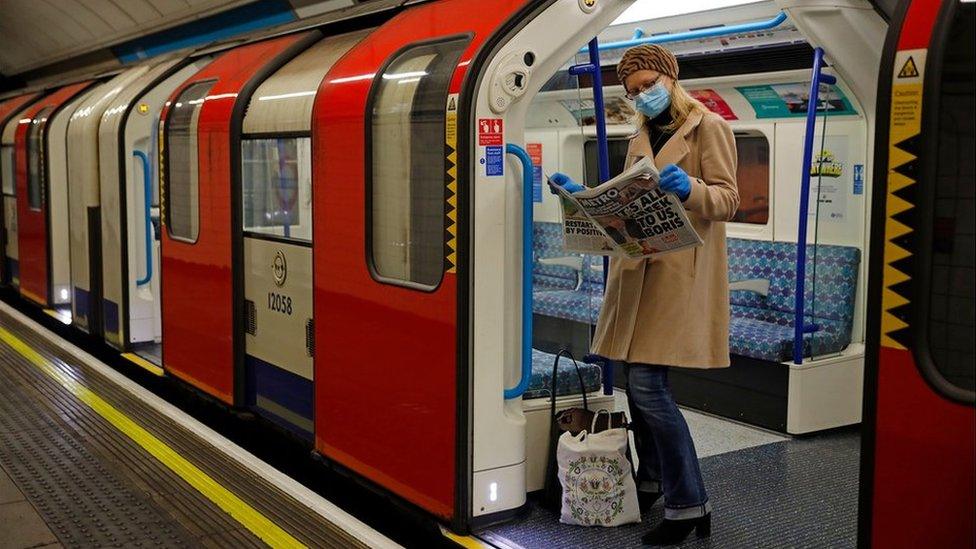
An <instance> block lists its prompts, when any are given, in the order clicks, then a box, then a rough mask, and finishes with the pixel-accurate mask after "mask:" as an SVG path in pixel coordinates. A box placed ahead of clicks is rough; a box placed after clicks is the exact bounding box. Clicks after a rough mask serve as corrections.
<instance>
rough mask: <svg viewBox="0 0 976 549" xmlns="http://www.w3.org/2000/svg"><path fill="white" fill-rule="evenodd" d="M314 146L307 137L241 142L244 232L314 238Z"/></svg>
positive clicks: (301, 238) (304, 239)
mask: <svg viewBox="0 0 976 549" xmlns="http://www.w3.org/2000/svg"><path fill="white" fill-rule="evenodd" d="M311 148H312V140H311V138H308V137H291V138H271V139H245V140H243V141H242V142H241V149H242V150H241V161H242V166H241V168H242V169H241V174H242V177H241V185H242V187H243V188H242V190H241V198H242V200H243V203H244V216H243V223H244V227H243V228H244V230H245V231H249V232H254V233H263V234H270V235H275V236H280V237H284V238H292V239H296V240H303V241H306V242H310V241H311V240H312V215H311V214H312V211H311V208H312V151H311Z"/></svg>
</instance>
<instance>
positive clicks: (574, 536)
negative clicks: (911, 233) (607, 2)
mask: <svg viewBox="0 0 976 549" xmlns="http://www.w3.org/2000/svg"><path fill="white" fill-rule="evenodd" d="M584 4H585V5H584ZM718 4H720V3H716V6H712V8H711V9H701V6H698V8H696V9H694V10H693V11H689V10H688V9H687V8H686V9H681V8H680V7H676V6H666V7H662V6H661V5H660V4H659V3H654V2H636V3H634V5H633V8H632V9H631V10H629V11H628V12H626V13H624V14H623V15H620V14H619V13H618V14H616V15H615V17H611V18H609V19H608V20H607V21H606V22H605V23H604V24H603V25H601V26H600V27H599V28H592V29H590V27H589V26H587V25H588V23H583V24H581V23H580V22H579V21H577V20H575V19H574V18H575V17H577V16H579V12H583V13H588V12H587V11H586V10H587V9H588V8H590V7H592V6H590V5H589V3H581V4H580V5H579V6H575V5H573V6H570V5H569V3H567V4H566V5H553V6H549V7H547V8H545V9H544V10H543V9H542V8H540V13H539V14H535V18H533V19H531V20H530V21H528V22H527V23H525V24H524V25H523V26H522V27H521V28H519V29H518V30H517V31H513V32H512V34H511V35H509V37H507V38H508V39H507V41H505V42H504V43H503V44H502V45H500V46H498V47H497V50H495V52H494V57H493V58H492V59H493V60H492V61H491V62H490V63H488V64H487V66H486V67H485V68H484V70H483V71H482V73H481V80H480V83H479V87H478V91H477V92H476V94H475V99H474V103H473V106H472V109H473V112H472V114H471V118H470V123H471V126H470V127H471V128H472V135H471V136H470V143H471V150H470V154H471V155H472V162H471V165H472V174H471V175H472V186H473V187H474V188H475V192H474V206H473V209H474V218H475V228H474V230H473V235H474V237H473V239H474V240H473V250H474V252H473V253H474V260H473V265H474V267H473V268H474V279H475V281H476V284H475V285H474V288H473V292H474V296H473V299H472V302H473V311H474V312H473V316H474V318H475V319H476V320H475V322H482V324H481V325H479V326H478V327H477V328H476V329H475V330H474V331H473V333H474V336H473V337H474V340H473V341H474V342H473V348H474V395H475V397H474V398H475V416H474V431H475V447H474V452H475V456H474V461H475V463H476V464H479V463H480V464H485V463H488V462H490V461H491V459H495V458H497V460H498V462H499V464H500V463H502V461H503V458H502V457H501V455H502V450H503V448H502V447H501V446H500V445H498V444H496V445H495V446H493V447H491V448H487V447H481V446H479V444H478V442H477V441H478V440H479V435H478V433H479V429H481V430H487V431H490V432H492V433H493V435H494V436H495V438H494V439H493V440H498V431H499V430H504V429H507V428H512V429H514V427H502V425H504V422H503V421H502V420H501V419H500V418H501V417H502V416H504V415H505V414H510V415H515V416H517V415H518V412H521V416H520V417H521V418H523V420H524V422H525V423H524V431H523V432H524V436H525V439H524V459H525V463H524V468H525V470H526V472H527V473H526V476H525V479H526V486H525V488H526V492H527V493H528V497H527V504H526V508H525V511H524V512H523V513H522V514H521V515H520V516H519V517H518V518H516V519H515V520H511V521H509V522H507V523H505V524H504V525H501V526H497V527H489V528H487V529H485V530H483V531H482V536H483V537H484V538H485V539H489V540H492V541H493V542H497V543H501V544H506V543H507V544H512V545H518V546H523V547H537V546H538V547H541V546H546V545H551V544H553V543H556V541H555V540H559V544H560V545H564V544H568V545H567V546H576V545H578V546H581V547H583V546H587V547H590V546H632V545H635V544H639V542H640V538H641V536H640V534H641V533H643V532H646V531H647V530H648V529H649V528H650V527H651V526H652V525H653V524H654V523H657V522H659V521H660V520H661V518H662V516H663V515H664V511H663V509H662V507H661V506H660V504H658V505H656V506H654V507H651V508H649V509H643V511H644V520H643V521H642V523H641V524H639V525H632V526H623V527H617V528H610V529H606V528H594V529H583V530H581V529H579V528H574V527H572V526H565V525H561V524H560V513H559V510H558V509H556V510H552V509H546V508H544V506H543V505H541V504H540V503H541V498H540V497H539V495H540V494H539V492H538V490H539V489H540V488H541V487H542V486H541V484H542V483H544V477H545V475H546V463H545V462H546V460H547V459H548V456H547V454H548V451H549V442H550V437H549V424H550V418H549V413H550V407H549V404H550V395H553V394H554V395H555V400H556V409H559V408H560V407H563V406H566V407H569V406H579V405H580V404H581V400H582V398H581V397H582V394H581V393H585V394H586V395H587V397H588V399H587V400H588V401H589V402H588V404H590V407H591V409H592V408H596V409H600V408H607V409H608V410H610V411H625V412H630V406H629V403H628V400H629V399H628V391H627V383H626V379H625V374H624V373H623V372H626V365H625V364H622V363H621V362H626V361H627V360H626V358H624V359H621V357H612V360H609V361H606V360H599V357H588V358H596V360H589V359H588V360H587V361H586V362H589V363H590V364H581V370H582V372H581V374H582V375H580V376H579V377H577V374H576V373H575V372H574V368H573V364H572V362H571V361H568V360H567V361H566V364H565V369H563V367H559V368H554V367H553V364H554V362H555V360H556V358H555V357H556V354H557V353H558V352H559V351H561V350H566V351H569V352H570V353H572V354H573V355H574V356H575V357H576V358H577V360H578V361H580V362H583V359H584V358H587V357H586V355H587V354H588V353H589V352H590V351H591V349H592V347H593V345H592V343H593V340H594V336H595V335H596V334H597V332H598V331H599V323H600V315H601V314H606V311H604V310H603V309H604V306H603V304H604V302H605V301H606V300H607V299H610V298H609V297H608V296H607V295H606V291H607V289H608V288H609V286H607V282H606V278H605V276H606V275H607V274H608V271H607V266H606V263H604V261H603V259H602V257H601V255H602V254H600V253H594V252H593V251H589V252H587V251H580V250H578V249H576V250H574V249H570V248H569V247H568V246H567V245H566V241H567V240H566V236H565V229H564V228H563V225H562V221H563V219H564V216H565V211H564V209H563V208H564V204H562V203H560V199H559V198H557V197H556V196H555V195H553V194H551V193H550V192H549V189H548V185H547V182H546V179H547V176H548V175H551V174H553V173H556V172H559V173H563V174H566V175H567V176H568V177H569V178H571V179H572V180H574V181H575V182H578V183H580V184H581V185H584V186H587V187H591V186H594V185H595V184H599V183H600V182H601V181H605V180H606V179H607V177H608V176H609V177H612V176H613V175H616V173H613V172H619V170H620V169H622V166H623V165H624V164H625V163H626V162H628V161H630V162H633V161H634V160H635V159H633V158H628V157H629V156H633V155H634V147H633V146H632V144H631V143H630V141H631V140H632V138H633V137H634V136H635V134H636V132H637V131H638V130H639V127H638V126H637V125H635V122H634V121H635V115H636V114H637V113H636V106H635V103H634V102H633V101H630V100H628V98H627V97H626V96H627V95H628V92H629V91H630V90H625V89H624V87H623V83H622V82H620V81H618V78H617V73H616V66H617V64H618V62H619V60H620V59H621V56H622V55H623V53H624V52H625V51H627V49H628V48H630V47H633V46H637V45H640V44H661V45H663V46H665V47H666V48H668V49H669V50H670V51H672V52H673V53H674V54H675V55H676V57H677V59H678V63H679V66H680V77H679V81H680V82H681V84H682V85H683V87H684V88H685V90H686V91H687V92H688V95H690V96H691V98H693V99H694V100H695V101H696V102H697V103H698V104H700V105H702V107H701V108H702V109H703V110H704V111H705V113H706V114H704V115H703V117H704V116H708V117H710V118H711V119H713V120H714V119H717V118H718V119H722V120H724V124H725V125H726V126H727V127H728V129H729V133H730V134H731V137H732V139H733V140H734V142H735V150H736V155H735V164H736V166H735V178H736V180H737V183H738V185H737V187H738V189H737V191H738V195H739V196H738V201H739V204H738V209H737V211H736V212H735V214H734V215H733V216H731V218H730V219H728V220H724V221H725V223H724V225H725V228H724V234H723V235H722V239H723V241H724V242H723V246H724V248H725V250H723V251H724V253H725V254H726V258H727V270H728V273H727V275H726V274H724V273H723V275H722V276H723V277H725V276H727V281H728V283H729V286H730V292H729V294H728V300H729V302H728V303H727V304H726V305H725V306H726V307H728V310H729V315H730V318H729V352H730V355H731V366H730V367H729V368H722V369H716V370H702V369H696V368H687V369H684V368H672V369H671V370H670V371H671V372H672V373H671V375H670V379H669V381H670V385H671V387H672V391H673V394H674V398H675V400H676V402H677V404H678V405H679V406H680V407H681V413H682V415H683V416H684V419H685V421H686V422H687V424H688V425H689V427H690V429H691V433H692V438H693V439H694V443H695V446H696V448H697V451H698V457H699V458H700V463H701V467H702V471H703V476H704V479H705V483H706V486H709V493H710V494H711V497H710V498H709V500H708V501H709V502H710V505H711V508H712V510H713V511H714V512H715V516H716V522H715V525H716V526H715V529H713V530H712V535H713V543H720V544H721V545H723V546H726V545H727V546H747V545H754V544H755V543H756V542H757V536H763V538H764V539H776V540H779V541H780V542H781V543H784V544H788V545H804V544H811V545H834V546H853V545H854V544H855V543H856V537H857V527H858V521H859V515H858V504H857V498H858V485H859V481H860V478H859V457H860V440H861V419H862V417H861V413H862V407H863V380H864V372H865V368H866V367H867V366H868V365H866V354H865V346H866V342H867V340H868V338H869V334H868V332H867V330H866V322H867V319H868V315H869V312H868V309H867V296H868V294H869V292H868V287H867V271H868V265H869V264H870V261H871V260H872V255H871V254H872V253H875V252H876V250H877V248H872V246H871V241H870V228H869V226H870V223H869V220H870V218H871V213H872V201H871V191H872V177H874V174H875V170H876V169H878V168H876V166H875V165H874V163H873V154H874V150H875V141H876V139H878V138H876V136H875V129H876V126H877V114H876V108H877V106H878V102H879V101H886V100H888V98H887V97H885V98H879V97H878V92H877V90H878V82H879V80H878V79H879V73H880V71H879V68H880V67H881V65H882V49H883V48H882V44H884V38H885V35H886V33H887V32H888V28H889V24H888V22H889V20H890V19H891V18H892V17H895V16H897V14H894V13H890V12H888V11H887V10H886V9H885V8H884V7H883V6H878V7H875V6H873V5H871V4H869V3H867V2H864V3H862V4H859V5H856V6H855V5H849V6H846V7H836V6H834V5H833V4H831V5H830V6H826V5H820V3H813V2H787V1H782V2H773V1H757V2H727V3H724V5H723V6H717V5H718ZM599 5H600V4H598V6H599ZM573 10H576V11H573ZM620 11H623V7H621V9H620ZM592 13H593V14H594V17H600V16H606V14H605V13H603V12H600V11H599V10H596V11H594V12H592ZM617 15H620V17H619V18H616V16H617ZM589 23H593V22H592V21H591V22H589ZM593 24H594V25H595V23H593ZM537 25H546V26H548V27H558V28H564V29H566V30H567V31H566V34H567V35H572V34H573V32H575V29H577V28H583V27H585V28H588V29H590V30H591V34H590V35H589V36H585V37H584V36H579V35H577V36H573V37H569V36H567V37H566V42H565V43H560V42H553V41H552V40H549V38H550V37H551V33H545V32H542V31H541V30H540V28H539V27H538V26H537ZM593 34H596V35H597V36H596V38H597V39H596V40H594V42H592V43H591V45H590V47H589V48H587V47H586V46H587V40H588V39H589V38H592V37H593ZM543 36H545V37H546V38H547V39H546V40H545V41H543V40H542V39H541V37H543ZM543 42H545V43H543ZM813 80H818V81H819V85H818V84H817V83H816V82H812V81H813ZM601 126H602V127H601ZM601 141H604V143H601ZM667 146H668V145H665V147H667ZM665 150H666V149H665ZM655 152H657V151H655ZM674 152H675V151H674V150H672V151H670V153H665V152H662V153H661V154H662V158H663V157H664V156H666V155H667V154H671V156H672V160H671V161H670V162H669V163H677V162H679V160H675V159H674V158H685V157H686V156H687V155H688V154H697V153H689V152H687V151H686V152H685V155H684V156H682V155H680V154H678V155H674V154H673V153H674ZM601 163H602V164H603V167H601V166H600V164H601ZM664 167H665V166H664V165H661V166H658V169H663V168H664ZM607 168H610V169H607ZM881 169H883V168H881ZM611 170H612V171H611ZM608 172H609V173H608ZM499 216H502V217H503V218H504V219H507V220H518V221H515V222H512V223H508V224H506V225H505V226H504V227H498V228H497V229H498V230H490V228H489V227H487V226H485V225H480V226H481V229H479V228H478V227H479V224H483V223H488V224H491V223H494V221H495V220H497V219H498V218H499ZM486 220H490V221H486ZM693 223H694V222H693ZM499 257H501V258H504V259H503V260H502V261H501V264H500V263H499V259H498V258H499ZM612 261H613V260H611V265H612ZM697 265H699V263H698V262H697V261H695V262H692V263H691V266H690V267H689V270H690V272H691V273H692V274H691V276H699V274H700V273H697V271H696V270H695V269H696V268H697ZM499 268H502V269H503V272H504V273H505V275H504V276H501V277H499V276H497V274H493V273H497V270H498V269H499ZM611 269H612V267H611ZM669 272H670V271H669ZM680 274H683V271H682V272H679V271H674V272H673V273H671V275H672V276H675V277H677V276H679V275H680ZM487 279H491V280H492V281H493V282H491V283H487V282H485V281H486V280H487ZM619 297H620V299H623V298H624V297H627V298H628V299H640V297H639V296H619ZM484 318H492V319H504V320H505V321H504V322H499V323H497V324H494V325H491V326H484V324H483V321H481V320H479V319H484ZM519 327H521V331H520V329H519ZM527 327H531V329H530V330H527ZM685 329H687V327H685V326H673V327H671V328H670V330H665V331H664V333H660V334H657V335H654V337H656V338H658V340H659V345H668V344H669V341H673V340H676V339H679V338H681V337H682V335H683V334H682V333H681V330H685ZM624 354H625V355H626V353H624ZM628 356H629V355H628ZM496 361H497V362H498V364H501V365H503V366H502V367H501V376H500V379H501V380H502V382H503V385H502V389H504V390H505V391H504V393H505V395H504V396H505V398H504V400H503V401H502V402H503V404H502V408H501V410H504V412H502V413H501V414H498V415H496V414H495V412H488V411H487V410H488V407H487V406H484V405H479V404H478V402H479V398H482V399H485V400H487V399H491V398H494V399H499V397H498V396H496V393H497V392H499V391H498V389H499V387H498V383H497V372H496V371H494V370H497V369H498V368H496V367H495V366H494V363H495V362H496ZM554 371H555V372H556V375H557V377H558V378H559V379H558V382H556V383H554V382H553V380H552V373H553V372H554ZM577 380H579V382H578V381H577ZM564 383H565V385H564ZM533 384H534V385H533ZM513 388H517V389H518V392H517V393H515V394H514V396H513V395H512V392H513ZM479 412H480V415H479ZM533 414H536V415H538V416H539V417H538V418H536V417H534V415H533ZM631 419H633V415H632V414H631ZM482 432H483V431H482ZM506 448H507V447H506ZM479 451H482V452H485V455H490V456H491V458H489V459H484V458H483V457H479V454H478V453H479ZM639 459H640V458H639V456H638V457H637V460H636V461H639ZM746 464H749V465H746ZM504 474H505V473H504V470H503V467H501V466H499V467H497V468H496V469H487V468H486V469H485V470H484V471H479V470H478V469H477V467H476V469H475V471H474V476H473V479H474V489H473V493H474V496H475V502H474V508H473V513H474V515H475V519H476V520H475V523H476V524H477V518H478V515H479V513H480V512H484V510H485V509H490V508H491V504H490V503H487V504H485V503H483V502H482V501H480V500H479V499H478V496H479V489H482V488H481V487H480V483H481V482H484V483H485V487H484V488H483V492H482V494H483V495H484V497H486V498H487V500H486V501H490V500H491V494H492V488H491V487H492V486H495V489H496V490H498V493H499V494H501V493H502V492H501V491H502V488H501V486H504V482H505V481H498V480H496V479H502V478H505V477H504V476H503V475H504ZM482 479H483V480H482ZM784 502H788V504H786V505H784V504H783V503H784ZM798 508H802V509H807V508H809V509H810V512H809V513H808V514H806V515H805V516H810V517H813V516H816V517H817V518H816V520H809V521H807V520H800V521H798V520H797V519H796V518H795V517H796V514H795V511H796V509H798ZM814 509H816V510H817V511H816V512H815V511H814ZM824 509H829V510H830V512H828V513H825V512H823V510H824ZM484 520H485V521H490V520H491V517H485V519H484ZM757 523H761V524H763V531H762V532H761V533H757V532H755V531H751V530H750V529H749V528H739V527H738V526H739V525H743V524H757ZM767 536H768V537H767ZM814 540H816V541H814Z"/></svg>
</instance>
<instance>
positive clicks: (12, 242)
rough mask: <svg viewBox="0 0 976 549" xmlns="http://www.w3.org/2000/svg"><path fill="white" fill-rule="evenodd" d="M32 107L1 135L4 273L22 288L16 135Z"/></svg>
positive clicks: (11, 281) (13, 120)
mask: <svg viewBox="0 0 976 549" xmlns="http://www.w3.org/2000/svg"><path fill="white" fill-rule="evenodd" d="M28 108H30V105H28V106H27V107H25V108H23V109H21V110H20V112H18V113H17V114H16V115H14V116H12V117H11V118H10V121H9V122H7V124H6V126H4V128H3V134H2V135H0V169H2V170H3V219H4V223H5V229H6V240H7V241H6V242H5V243H3V244H4V249H3V257H2V258H0V259H2V260H3V261H4V262H5V265H4V272H7V273H10V283H11V284H12V285H13V286H14V287H15V288H18V287H20V274H19V272H20V270H19V269H18V262H19V260H20V254H19V253H18V249H17V199H16V197H15V196H14V195H15V193H16V189H17V186H16V185H14V177H15V173H16V165H15V163H14V158H15V156H14V135H15V134H16V132H17V124H19V123H20V119H21V118H23V117H24V113H25V112H26V111H27V109H28Z"/></svg>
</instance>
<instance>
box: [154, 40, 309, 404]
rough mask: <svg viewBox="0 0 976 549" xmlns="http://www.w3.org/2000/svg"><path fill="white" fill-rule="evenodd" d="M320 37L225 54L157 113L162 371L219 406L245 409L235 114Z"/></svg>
mask: <svg viewBox="0 0 976 549" xmlns="http://www.w3.org/2000/svg"><path fill="white" fill-rule="evenodd" d="M319 37H320V34H319V32H318V31H309V32H305V33H298V34H291V35H287V36H282V37H278V38H272V39H269V40H265V41H261V42H257V43H253V44H246V45H242V46H239V47H236V48H233V49H230V50H229V51H226V52H224V53H222V54H221V55H220V56H218V57H217V58H216V59H214V61H213V62H211V63H210V64H209V65H207V66H206V67H204V68H203V69H202V70H200V71H198V72H197V73H195V74H194V75H193V76H192V77H190V78H189V79H188V80H187V81H186V82H184V83H183V84H182V85H181V86H180V87H179V88H177V90H176V91H175V92H173V95H172V96H171V97H170V99H169V101H168V105H167V106H166V107H164V109H163V113H162V121H163V122H162V126H161V127H162V134H163V135H162V147H163V148H162V155H161V178H160V180H161V182H162V192H161V195H160V196H161V199H162V200H161V212H160V216H161V220H162V227H163V229H164V230H163V231H162V242H161V250H162V251H161V261H160V263H161V269H160V271H161V273H160V274H161V276H162V292H161V293H162V300H163V302H162V323H163V343H162V352H163V366H164V368H165V370H166V372H167V373H170V374H173V375H175V376H176V377H179V378H180V379H183V380H185V381H187V382H188V383H190V384H191V385H193V386H195V387H197V388H199V389H200V390H202V391H204V392H206V393H208V394H210V395H212V396H214V397H216V398H218V399H220V400H221V401H223V402H225V403H227V404H232V405H238V406H241V405H243V403H244V396H243V393H244V376H243V375H242V373H241V370H242V365H243V353H242V348H243V326H244V316H243V311H244V303H243V299H242V298H241V290H242V286H243V284H242V282H241V280H242V278H243V273H241V272H240V269H239V267H238V266H239V265H240V257H241V251H242V250H241V232H240V229H239V227H240V226H241V223H240V215H241V212H240V209H239V206H238V205H239V204H240V198H239V194H238V193H239V189H238V188H235V187H234V186H233V184H232V182H233V181H235V180H236V179H237V177H235V175H234V174H236V173H238V172H239V170H240V158H241V156H240V144H239V139H240V127H241V124H242V121H243V115H244V108H245V106H246V105H247V103H248V100H249V98H250V96H251V94H252V93H253V91H254V89H255V88H256V87H257V86H258V85H259V84H260V83H261V81H263V80H264V78H266V77H267V76H268V75H269V74H270V73H271V72H273V71H274V70H276V69H277V68H279V67H280V66H281V65H282V64H284V63H286V62H287V61H289V60H290V59H291V58H293V57H294V56H295V55H298V54H299V53H300V52H301V51H302V50H304V49H305V48H307V47H308V46H309V45H310V43H311V42H313V41H315V40H316V39H317V38H319ZM235 267H236V268H235ZM170 295H177V296H179V297H178V298H174V299H169V298H168V296H170Z"/></svg>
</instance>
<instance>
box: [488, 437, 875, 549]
mask: <svg viewBox="0 0 976 549" xmlns="http://www.w3.org/2000/svg"><path fill="white" fill-rule="evenodd" d="M859 450H860V437H859V436H858V434H857V433H855V432H850V431H847V432H841V433H832V434H826V435H821V436H815V437H810V438H803V439H796V440H790V441H787V442H778V443H773V444H766V445H763V446H758V447H754V448H747V449H745V450H739V451H736V452H729V453H726V454H720V455H717V456H712V457H708V458H704V459H702V462H701V469H702V475H703V476H704V477H705V485H706V487H707V488H708V491H709V497H710V499H711V501H712V507H713V510H712V513H713V516H712V536H711V538H709V539H704V540H699V539H695V538H694V534H692V535H691V536H689V538H688V540H686V542H685V543H683V544H682V545H681V546H680V547H682V548H689V549H700V548H706V547H722V548H725V547H730V548H737V547H749V548H780V547H791V548H820V547H854V546H855V545H856V543H857V540H856V538H857V488H858V469H859V465H858V459H859ZM663 518H664V509H663V507H662V506H661V504H660V503H658V504H656V505H655V506H654V508H653V509H651V510H650V511H649V512H646V513H645V514H644V516H643V521H642V522H641V524H634V525H628V526H618V527H616V528H599V527H593V528H583V527H579V526H569V525H565V524H560V523H559V515H557V514H553V513H550V512H548V511H546V510H543V509H540V508H534V509H532V510H531V512H530V514H529V515H528V516H527V517H526V518H525V519H523V520H520V521H516V522H513V523H510V524H505V525H502V526H499V527H495V528H492V529H490V530H489V531H488V532H485V534H484V535H485V537H486V538H487V539H489V540H491V539H497V540H499V541H501V542H503V543H504V542H506V541H508V542H510V543H511V544H514V545H515V546H521V547H523V548H525V549H537V548H538V549H542V548H545V549H549V548H551V547H560V548H561V549H589V548H593V547H640V546H641V545H640V537H641V535H643V534H644V533H645V532H646V531H647V530H649V529H650V528H651V527H652V525H654V524H657V523H658V522H659V521H661V520H662V519H663ZM500 545H501V544H500Z"/></svg>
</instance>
